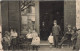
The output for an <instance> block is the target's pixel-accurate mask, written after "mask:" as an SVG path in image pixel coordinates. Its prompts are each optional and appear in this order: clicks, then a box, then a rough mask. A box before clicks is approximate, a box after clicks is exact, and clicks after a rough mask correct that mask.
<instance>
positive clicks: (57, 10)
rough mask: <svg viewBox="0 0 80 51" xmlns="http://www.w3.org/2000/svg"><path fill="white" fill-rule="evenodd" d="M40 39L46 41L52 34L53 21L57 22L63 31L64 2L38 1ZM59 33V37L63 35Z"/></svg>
mask: <svg viewBox="0 0 80 51" xmlns="http://www.w3.org/2000/svg"><path fill="white" fill-rule="evenodd" d="M39 5H40V38H41V40H47V39H48V36H49V35H50V33H51V32H52V26H53V21H54V20H57V23H58V25H60V27H61V31H62V32H63V31H64V1H40V4H39ZM62 32H61V35H63V34H62Z"/></svg>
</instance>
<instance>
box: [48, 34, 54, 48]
mask: <svg viewBox="0 0 80 51" xmlns="http://www.w3.org/2000/svg"><path fill="white" fill-rule="evenodd" d="M48 41H49V43H50V47H52V44H53V36H52V33H51V34H50V36H49V37H48Z"/></svg>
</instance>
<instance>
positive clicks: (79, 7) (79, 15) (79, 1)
mask: <svg viewBox="0 0 80 51" xmlns="http://www.w3.org/2000/svg"><path fill="white" fill-rule="evenodd" d="M76 27H77V28H78V29H80V0H76Z"/></svg>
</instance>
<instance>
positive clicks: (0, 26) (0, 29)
mask: <svg viewBox="0 0 80 51" xmlns="http://www.w3.org/2000/svg"><path fill="white" fill-rule="evenodd" d="M1 18H2V17H1V2H0V32H1V31H2V24H1V23H2V20H1Z"/></svg>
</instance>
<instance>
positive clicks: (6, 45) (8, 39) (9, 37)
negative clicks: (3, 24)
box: [2, 29, 17, 50]
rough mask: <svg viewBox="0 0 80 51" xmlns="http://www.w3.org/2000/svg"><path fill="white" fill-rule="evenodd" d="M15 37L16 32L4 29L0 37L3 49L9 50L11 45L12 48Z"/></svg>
mask: <svg viewBox="0 0 80 51" xmlns="http://www.w3.org/2000/svg"><path fill="white" fill-rule="evenodd" d="M16 38H17V32H16V31H15V30H13V29H11V31H10V32H8V31H5V34H4V37H3V39H2V44H3V49H4V50H9V49H10V47H11V46H12V47H13V48H14V46H15V44H16V43H14V42H16ZM14 40H15V41H14Z"/></svg>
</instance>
